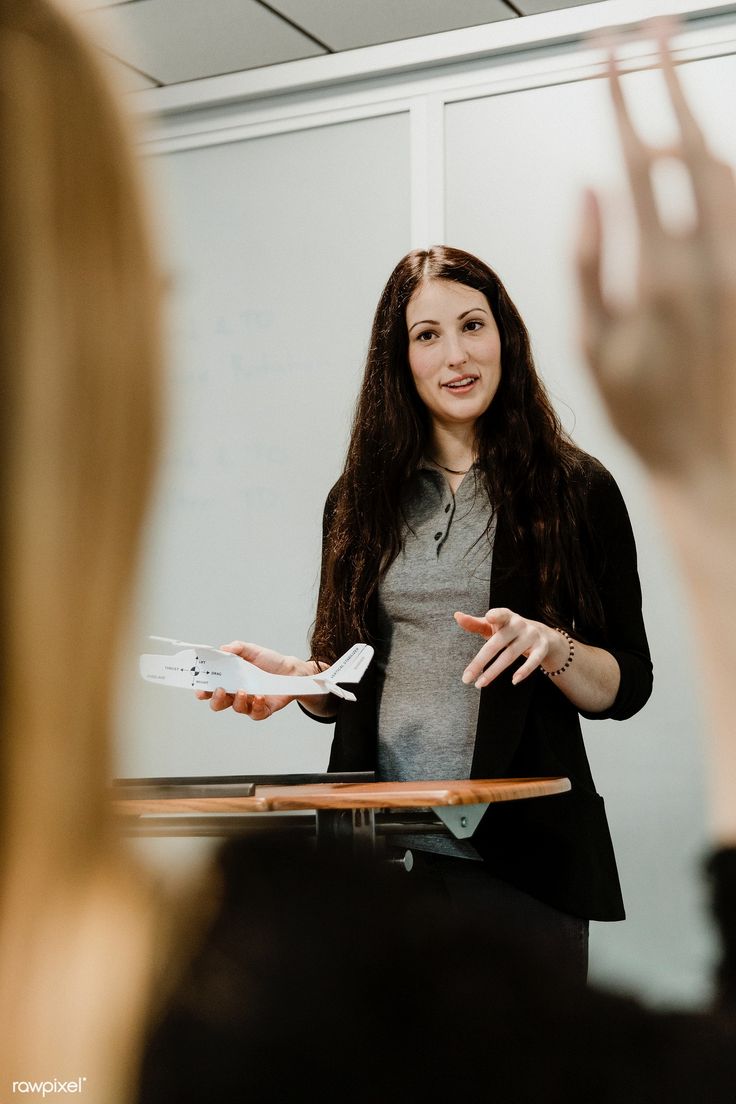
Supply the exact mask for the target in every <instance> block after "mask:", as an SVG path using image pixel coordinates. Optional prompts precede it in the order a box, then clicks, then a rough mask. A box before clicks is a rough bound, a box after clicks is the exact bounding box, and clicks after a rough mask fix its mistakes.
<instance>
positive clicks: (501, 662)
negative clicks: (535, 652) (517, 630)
mask: <svg viewBox="0 0 736 1104" xmlns="http://www.w3.org/2000/svg"><path fill="white" fill-rule="evenodd" d="M523 653H524V645H523V643H522V642H521V641H519V640H515V641H514V642H513V643H512V644H510V645H509V646H508V647H507V648H505V649H504V650H503V651H502V652H501V654H500V656H499V657H498V659H497V660H496V661H495V663H492V664H491V666H490V667H488V668H487V670H485V671H484V672H483V674H482V675H480V677H479V678H478V679H477V680H476V682H475V688H476V690H482V689H483V687H484V686H488V684H489V682H493V680H494V679H495V678H498V676H499V675H500V674H501V673H502V672H503V671H505V670H506V668H507V667H510V666H511V664H512V663H515V662H516V660H517V659H518V658H519V656H520V655H523Z"/></svg>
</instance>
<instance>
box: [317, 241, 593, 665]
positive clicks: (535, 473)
mask: <svg viewBox="0 0 736 1104" xmlns="http://www.w3.org/2000/svg"><path fill="white" fill-rule="evenodd" d="M437 279H440V280H453V281H455V282H456V283H459V284H464V285H466V286H467V287H470V288H474V289H475V290H476V291H480V292H482V293H483V295H485V297H486V299H487V300H488V304H489V306H490V308H491V310H492V312H493V317H494V318H495V321H496V325H497V327H498V331H499V334H500V337H501V380H500V383H499V386H498V390H497V391H496V394H495V396H494V398H493V401H492V402H491V404H490V406H489V407H488V409H487V410H486V411H485V413H484V414H483V415H482V416H481V417H480V418H479V419H478V421H477V423H476V427H475V431H476V442H475V443H476V455H477V461H478V465H479V469H480V471H481V473H482V477H483V479H484V481H485V485H486V488H487V491H488V496H489V499H490V502H491V503H492V504H493V509H494V511H495V512H498V511H503V515H504V518H505V519H506V524H508V525H509V526H510V530H511V535H512V539H513V541H514V544H515V546H516V548H517V550H518V552H519V554H522V555H525V556H526V557H527V559H528V562H529V563H530V564H531V565H533V570H532V575H533V579H534V581H535V585H536V588H537V594H536V596H535V597H536V600H537V606H538V611H539V616H540V617H541V618H542V619H543V620H545V621H547V622H548V623H549V624H552V625H559V626H561V627H566V628H568V629H571V628H573V627H574V625H575V623H576V622H578V621H579V622H580V623H581V624H583V625H585V626H588V627H598V626H600V624H601V622H602V610H601V604H600V600H599V597H598V594H597V591H596V588H595V585H594V581H593V580H592V579H591V576H590V570H589V568H588V567H587V565H586V563H585V560H584V558H583V556H582V554H581V551H580V537H581V530H582V528H583V527H584V526H585V516H584V512H583V510H582V498H581V496H582V491H583V487H582V469H583V461H585V460H586V459H587V457H586V454H585V453H583V452H582V451H581V450H580V449H579V448H578V447H577V446H576V445H575V444H573V442H572V441H571V440H570V438H569V437H568V435H567V434H566V433H565V431H564V430H563V428H562V426H561V424H560V420H559V418H558V417H557V414H556V413H555V411H554V409H553V407H552V404H551V402H550V400H549V397H548V396H547V393H546V391H545V389H544V386H543V384H542V382H541V380H540V379H539V376H538V375H537V371H536V368H535V366H534V359H533V357H532V351H531V345H530V342H529V335H528V333H527V330H526V327H525V325H524V323H523V321H522V319H521V316H520V314H519V312H518V310H517V309H516V307H515V306H514V304H513V303H512V302H511V299H510V298H509V295H508V293H507V291H506V289H505V288H504V286H503V284H502V283H501V281H500V280H499V278H498V276H497V275H496V273H495V272H493V271H492V269H490V268H489V267H488V265H486V264H484V262H483V261H481V260H479V259H478V258H477V257H474V256H472V254H470V253H465V252H463V250H460V249H452V248H450V247H449V246H433V247H432V248H431V249H428V250H420V249H417V250H414V251H413V252H411V253H408V254H407V255H406V256H405V257H404V258H402V260H401V261H399V263H398V265H397V266H396V268H395V269H394V271H393V272H392V273H391V276H390V277H389V280H388V283H387V284H386V287H385V288H384V289H383V292H382V294H381V298H380V299H379V302H378V307H377V309H376V314H375V318H374V321H373V330H372V333H371V342H370V348H369V351H368V358H367V362H366V367H365V375H364V378H363V385H362V387H361V391H360V396H359V399H358V403H357V407H356V411H355V417H354V420H353V427H352V434H351V437H350V444H349V446H348V453H347V459H346V462H345V468H344V470H343V473H342V476H341V477H340V479H339V481H338V483H337V485H336V487H335V488H334V489H333V492H332V494H331V495H330V498H329V500H328V505H327V509H326V512H325V542H326V543H325V548H324V554H323V564H322V580H321V588H320V600H319V606H318V610H317V618H316V621H315V625H314V629H313V632H312V639H311V648H312V655H313V656H314V657H316V658H319V659H322V660H332V659H334V658H335V657H336V656H337V655H339V654H340V652H341V650H342V649H343V648H344V647H347V646H348V645H349V644H351V643H353V642H354V641H357V640H363V641H370V640H371V636H372V634H371V629H370V624H369V621H370V616H369V612H368V611H369V609H370V606H371V601H372V599H373V598H374V596H375V593H376V589H377V587H378V583H379V581H380V579H381V578H382V576H383V575H384V574H385V572H386V570H387V568H388V567H389V566H390V564H391V563H392V562H393V560H394V559H395V557H396V556H397V555H398V553H399V551H400V549H401V543H402V530H403V527H404V517H403V512H402V490H403V488H404V486H405V484H406V481H407V480H408V479H409V477H410V476H411V475H412V473H413V472H414V471H415V470H416V468H417V466H418V464H419V462H420V460H421V458H422V455H423V453H424V451H425V448H426V447H427V446H428V444H429V439H430V433H431V421H430V417H429V414H428V411H427V409H426V407H425V406H424V403H423V402H422V400H421V399H420V398H419V395H418V394H417V391H416V387H415V385H414V381H413V379H412V375H411V371H410V369H409V359H408V333H407V326H406V308H407V305H408V303H409V300H410V299H411V297H412V295H413V294H414V292H415V291H416V289H417V288H418V287H419V285H420V284H421V283H422V282H423V281H426V280H437Z"/></svg>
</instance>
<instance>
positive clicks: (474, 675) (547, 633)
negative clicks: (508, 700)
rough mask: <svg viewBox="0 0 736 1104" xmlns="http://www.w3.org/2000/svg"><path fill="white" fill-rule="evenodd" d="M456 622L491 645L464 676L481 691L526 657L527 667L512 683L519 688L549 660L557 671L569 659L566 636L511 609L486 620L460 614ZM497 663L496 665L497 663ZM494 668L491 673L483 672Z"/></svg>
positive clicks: (549, 666) (490, 614) (549, 665)
mask: <svg viewBox="0 0 736 1104" xmlns="http://www.w3.org/2000/svg"><path fill="white" fill-rule="evenodd" d="M455 620H456V621H457V623H458V625H459V626H460V628H461V629H465V630H466V631H467V632H473V633H478V635H479V636H485V637H486V638H487V642H486V643H485V644H484V645H483V647H482V648H481V649H480V651H479V652H478V654H477V655H476V657H475V659H473V660H472V662H470V663H469V664H468V666H467V667H466V668H465V671H464V672H463V682H464V683H466V684H470V683H471V682H475V686H476V688H477V689H478V690H480V689H481V688H482V687H483V686H487V685H488V683H489V682H493V680H494V679H495V678H496V677H497V676H498V675H500V674H501V672H502V671H505V670H506V668H507V667H510V666H511V664H512V663H515V662H516V660H517V659H519V657H520V656H526V657H527V659H526V663H523V664H522V665H521V667H519V669H518V671H515V672H514V674H513V677H512V679H511V681H512V682H513V683H514V685H516V684H517V683H519V682H521V681H522V680H523V679H525V678H527V677H528V676H529V675H531V673H532V672H533V671H536V669H537V667H539V666H541V664H542V663H543V662H544V661H545V660H547V663H546V664H545V667H546V668H547V669H548V670H550V671H556V670H557V668H558V667H561V666H562V665H563V663H564V662H565V660H566V659H567V657H568V644H567V641H566V639H565V637H564V636H562V634H561V633H558V632H557V631H556V630H555V629H551V628H550V627H549V625H543V624H542V623H541V621H531V620H529V618H528V617H521V616H520V614H518V613H514V611H513V610H510V609H492V610H489V611H488V613H487V614H486V615H485V617H472V616H471V615H470V614H469V613H456V614H455ZM494 660H495V662H492V661H494ZM489 663H490V664H491V666H490V667H488V670H486V671H484V670H483V668H484V667H486V665H487V664H489Z"/></svg>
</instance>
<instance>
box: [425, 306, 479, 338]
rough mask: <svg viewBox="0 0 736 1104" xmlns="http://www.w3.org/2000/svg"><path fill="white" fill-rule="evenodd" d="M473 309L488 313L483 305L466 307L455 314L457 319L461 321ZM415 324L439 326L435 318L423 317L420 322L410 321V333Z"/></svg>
mask: <svg viewBox="0 0 736 1104" xmlns="http://www.w3.org/2000/svg"><path fill="white" fill-rule="evenodd" d="M473 311H482V312H483V314H488V311H487V310H486V308H485V307H468V309H467V310H464V311H463V313H462V314H459V315H458V316H457V321H458V322H461V321H462V319H463V318H464V317H465V315H466V314H472V313H473ZM415 326H439V322H438V321H437V319H436V318H423V319H422V320H421V322H412V324H411V326H410V327H409V333H411V331H412V330H413V329H414V327H415Z"/></svg>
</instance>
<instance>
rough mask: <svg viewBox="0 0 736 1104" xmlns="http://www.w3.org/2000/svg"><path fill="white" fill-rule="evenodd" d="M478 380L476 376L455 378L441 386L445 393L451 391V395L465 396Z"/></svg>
mask: <svg viewBox="0 0 736 1104" xmlns="http://www.w3.org/2000/svg"><path fill="white" fill-rule="evenodd" d="M478 378H479V377H478V376H456V377H455V379H451V380H448V381H447V383H443V384H442V386H443V387H444V388H445V390H446V391H452V392H453V394H456V395H458V394H459V395H465V394H466V393H467V392H468V391H469V390H470V389H471V387H472V386H473V384H475V383H477V382H478Z"/></svg>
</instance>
